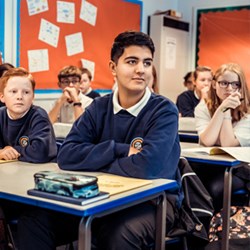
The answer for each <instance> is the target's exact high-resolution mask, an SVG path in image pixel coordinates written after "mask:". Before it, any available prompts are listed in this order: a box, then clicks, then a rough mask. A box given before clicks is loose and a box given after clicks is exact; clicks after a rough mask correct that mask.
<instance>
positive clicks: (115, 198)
mask: <svg viewBox="0 0 250 250" xmlns="http://www.w3.org/2000/svg"><path fill="white" fill-rule="evenodd" d="M42 170H50V171H59V172H61V171H63V170H60V169H59V168H58V165H57V164H56V163H45V164H32V163H25V162H20V161H16V162H9V163H2V164H0V198H5V199H9V200H13V201H17V202H21V203H26V204H30V205H35V206H39V207H43V208H49V209H52V210H56V211H61V212H67V213H70V214H75V215H79V216H87V215H91V214H95V213H98V212H102V211H105V210H107V209H111V208H113V207H117V206H122V205H126V204H128V203H129V202H133V201H136V200H139V199H143V198H146V197H148V196H150V195H152V196H153V195H155V194H157V193H160V192H163V191H165V190H172V189H175V188H176V187H177V184H176V181H174V180H167V179H156V180H153V181H152V184H149V185H146V186H142V187H140V188H136V189H133V190H130V191H126V192H123V193H120V194H117V195H112V196H111V197H110V198H107V199H104V200H100V201H97V202H94V203H90V204H88V205H85V206H79V205H73V204H69V203H65V202H59V201H54V200H48V199H44V198H39V197H35V196H30V195H28V194H27V190H28V189H32V188H34V185H35V184H34V177H33V175H34V173H36V172H38V171H42ZM67 172H68V171H67ZM74 173H75V172H74ZM78 173H79V172H78ZM82 173H84V174H89V175H96V176H98V174H103V173H94V172H82Z"/></svg>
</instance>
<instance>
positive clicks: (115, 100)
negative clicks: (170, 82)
mask: <svg viewBox="0 0 250 250" xmlns="http://www.w3.org/2000/svg"><path fill="white" fill-rule="evenodd" d="M150 96H151V91H150V90H149V88H148V87H147V88H146V91H145V94H144V95H143V97H142V99H141V100H140V101H139V102H138V103H136V104H135V105H134V106H132V107H130V108H128V109H124V108H123V107H121V106H120V104H119V102H118V88H116V89H115V91H114V94H113V106H114V114H117V113H118V112H119V111H121V110H126V111H127V112H129V113H130V114H131V115H133V116H135V117H136V116H137V115H138V114H139V113H140V111H141V110H142V109H143V108H144V106H145V105H146V104H147V102H148V100H149V98H150Z"/></svg>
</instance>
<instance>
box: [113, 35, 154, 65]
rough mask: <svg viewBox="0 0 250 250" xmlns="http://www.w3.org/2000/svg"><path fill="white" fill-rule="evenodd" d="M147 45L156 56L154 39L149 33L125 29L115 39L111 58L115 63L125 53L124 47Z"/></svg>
mask: <svg viewBox="0 0 250 250" xmlns="http://www.w3.org/2000/svg"><path fill="white" fill-rule="evenodd" d="M133 45H135V46H145V47H148V48H149V50H150V51H151V53H152V57H153V56H154V52H155V46H154V43H153V40H152V39H151V38H150V36H148V35H147V34H145V33H143V32H139V31H125V32H123V33H120V34H119V35H118V36H117V37H116V38H115V40H114V43H113V46H112V49H111V60H112V61H113V62H115V63H117V62H118V59H119V58H120V57H121V56H122V54H123V53H124V49H125V48H127V47H129V46H133Z"/></svg>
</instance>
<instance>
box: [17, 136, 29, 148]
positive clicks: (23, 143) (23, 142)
mask: <svg viewBox="0 0 250 250" xmlns="http://www.w3.org/2000/svg"><path fill="white" fill-rule="evenodd" d="M19 144H20V145H21V146H22V147H23V148H25V147H27V146H28V144H29V137H28V136H22V137H20V138H19Z"/></svg>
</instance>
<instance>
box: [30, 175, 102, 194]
mask: <svg viewBox="0 0 250 250" xmlns="http://www.w3.org/2000/svg"><path fill="white" fill-rule="evenodd" d="M34 180H35V189H36V190H40V191H44V192H49V193H54V194H58V195H64V196H70V197H74V198H90V197H94V196H96V195H98V194H99V188H98V184H97V180H98V179H97V177H95V176H89V175H82V174H71V173H57V172H52V171H40V172H37V173H35V174H34Z"/></svg>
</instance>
